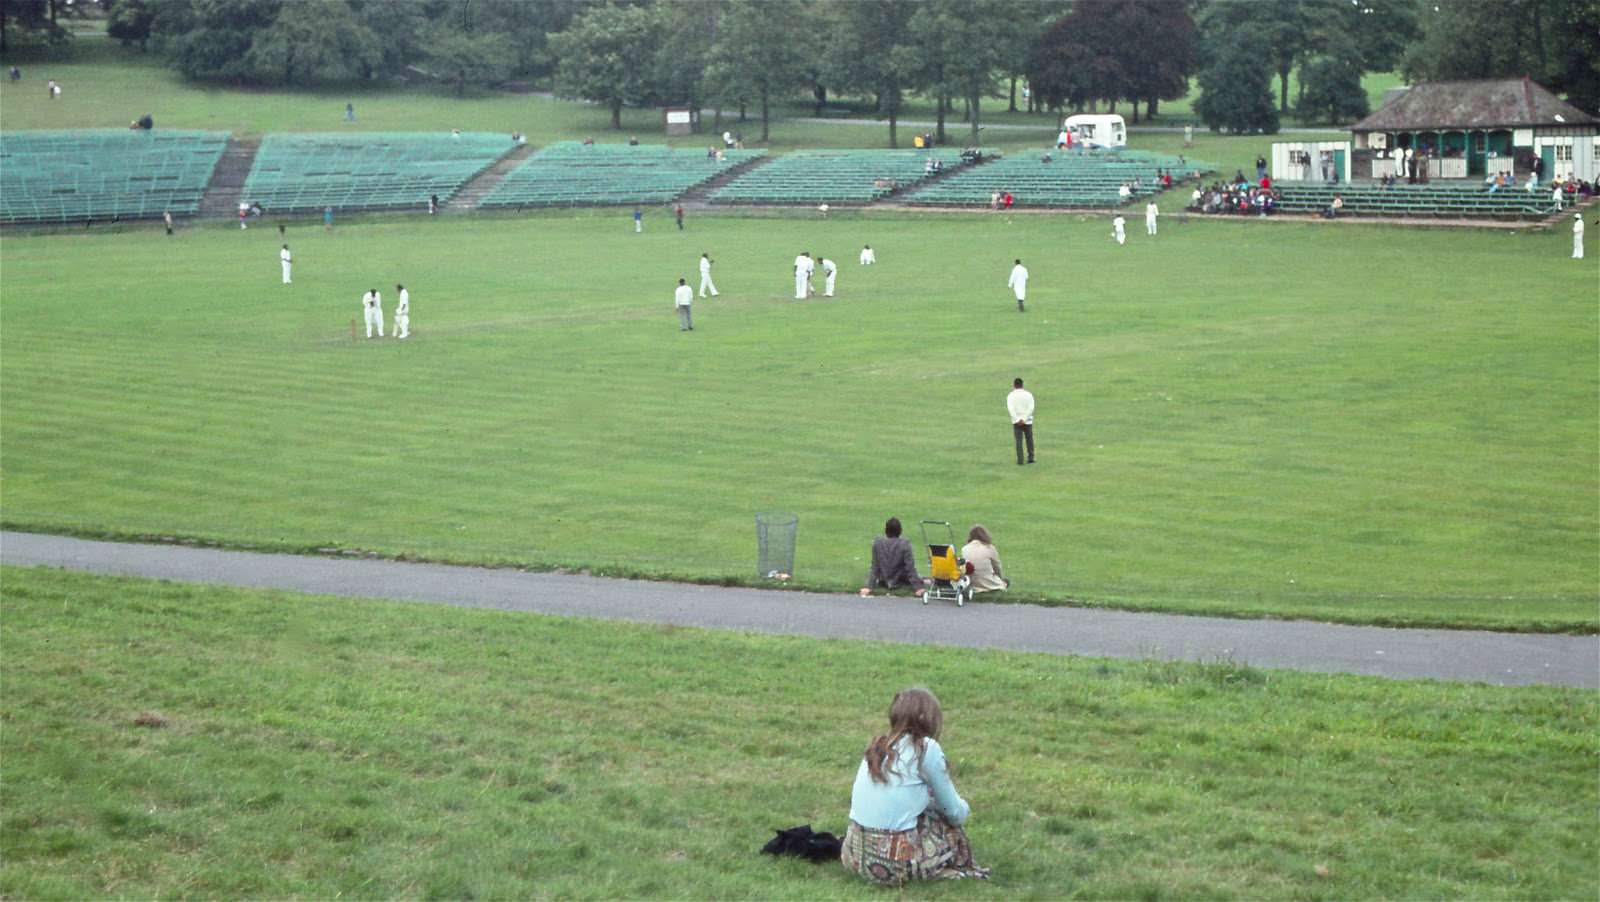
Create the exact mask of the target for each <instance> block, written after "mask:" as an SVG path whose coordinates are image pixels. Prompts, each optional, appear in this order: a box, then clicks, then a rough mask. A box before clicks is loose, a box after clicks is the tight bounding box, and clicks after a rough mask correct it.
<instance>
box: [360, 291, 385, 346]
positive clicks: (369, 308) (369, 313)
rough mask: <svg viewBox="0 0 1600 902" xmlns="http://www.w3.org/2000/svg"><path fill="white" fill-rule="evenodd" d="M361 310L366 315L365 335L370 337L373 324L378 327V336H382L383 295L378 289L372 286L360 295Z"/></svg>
mask: <svg viewBox="0 0 1600 902" xmlns="http://www.w3.org/2000/svg"><path fill="white" fill-rule="evenodd" d="M361 311H362V313H363V314H365V315H366V317H367V337H368V338H371V337H372V329H373V327H374V326H376V327H377V329H378V337H379V338H382V337H383V295H381V294H379V293H378V289H376V288H373V289H370V290H369V291H367V293H366V294H364V295H362V296H361Z"/></svg>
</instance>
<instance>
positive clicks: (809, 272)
mask: <svg viewBox="0 0 1600 902" xmlns="http://www.w3.org/2000/svg"><path fill="white" fill-rule="evenodd" d="M818 259H820V258H819V257H817V255H816V254H813V253H810V252H807V253H806V297H811V296H812V295H814V294H816V293H817V289H816V288H815V287H813V286H812V284H811V277H812V276H814V275H816V274H817V260H818Z"/></svg>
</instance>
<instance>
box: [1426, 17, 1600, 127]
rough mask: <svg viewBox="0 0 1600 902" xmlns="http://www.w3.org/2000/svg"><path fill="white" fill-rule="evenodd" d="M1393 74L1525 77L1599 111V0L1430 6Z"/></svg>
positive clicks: (1440, 77) (1439, 77) (1431, 78)
mask: <svg viewBox="0 0 1600 902" xmlns="http://www.w3.org/2000/svg"><path fill="white" fill-rule="evenodd" d="M1422 33H1423V37H1422V40H1421V41H1419V42H1417V43H1415V44H1413V45H1412V46H1411V48H1410V49H1409V50H1408V51H1407V53H1406V55H1405V59H1404V60H1403V62H1402V64H1401V70H1402V72H1404V74H1405V75H1406V76H1407V77H1408V78H1409V79H1411V80H1413V81H1437V80H1445V79H1473V78H1510V77H1515V76H1521V75H1527V76H1530V77H1532V78H1533V79H1534V80H1536V81H1538V82H1540V83H1542V84H1545V85H1547V86H1549V87H1550V88H1551V89H1553V90H1555V91H1558V92H1561V93H1564V94H1566V95H1567V96H1568V99H1569V100H1571V101H1572V103H1573V104H1574V105H1576V106H1578V107H1579V108H1581V109H1583V110H1584V111H1586V112H1588V113H1590V114H1591V115H1592V114H1595V113H1596V111H1597V110H1600V0H1436V2H1435V3H1434V4H1433V5H1432V6H1429V7H1426V8H1425V9H1424V10H1423V13H1422Z"/></svg>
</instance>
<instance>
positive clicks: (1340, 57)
mask: <svg viewBox="0 0 1600 902" xmlns="http://www.w3.org/2000/svg"><path fill="white" fill-rule="evenodd" d="M1360 58H1361V53H1360V51H1359V50H1357V49H1356V48H1354V47H1351V46H1348V44H1347V43H1345V42H1344V41H1337V40H1336V41H1331V42H1330V43H1329V44H1328V45H1327V46H1326V47H1325V48H1324V51H1323V53H1322V54H1320V55H1318V56H1315V57H1312V58H1311V60H1310V61H1308V62H1307V63H1306V64H1305V65H1304V66H1302V67H1301V69H1300V85H1301V90H1302V91H1303V92H1304V96H1303V97H1302V98H1301V100H1300V104H1299V107H1298V108H1297V112H1298V113H1299V114H1300V118H1301V119H1303V120H1306V121H1308V122H1328V123H1333V124H1343V123H1348V122H1354V121H1355V120H1357V119H1360V118H1362V117H1363V116H1365V115H1367V113H1368V112H1369V107H1368V104H1367V92H1366V90H1365V89H1364V88H1362V87H1361V65H1360V62H1359V60H1360Z"/></svg>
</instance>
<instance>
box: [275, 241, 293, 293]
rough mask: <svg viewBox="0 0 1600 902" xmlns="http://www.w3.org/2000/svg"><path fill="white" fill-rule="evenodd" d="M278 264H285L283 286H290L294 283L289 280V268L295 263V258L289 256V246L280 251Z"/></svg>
mask: <svg viewBox="0 0 1600 902" xmlns="http://www.w3.org/2000/svg"><path fill="white" fill-rule="evenodd" d="M278 262H279V263H282V264H283V284H285V285H288V284H289V283H290V282H292V281H293V280H292V279H290V278H289V268H290V266H291V264H293V263H294V257H292V256H290V255H289V245H287V244H285V245H284V246H283V250H281V251H278Z"/></svg>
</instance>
